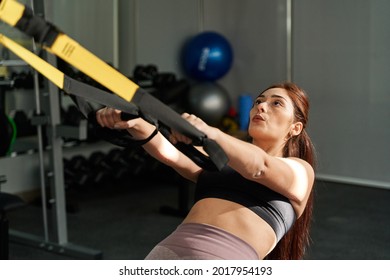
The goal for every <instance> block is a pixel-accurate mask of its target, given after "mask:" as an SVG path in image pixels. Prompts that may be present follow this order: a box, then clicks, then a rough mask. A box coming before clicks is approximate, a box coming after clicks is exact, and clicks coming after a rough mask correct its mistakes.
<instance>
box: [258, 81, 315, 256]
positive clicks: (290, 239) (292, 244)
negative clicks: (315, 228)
mask: <svg viewBox="0 0 390 280" xmlns="http://www.w3.org/2000/svg"><path fill="white" fill-rule="evenodd" d="M271 88H282V89H285V90H286V91H287V93H288V96H289V97H290V98H291V100H292V102H293V104H294V117H295V121H299V122H302V124H303V130H302V132H301V133H300V134H299V135H297V136H294V137H290V139H289V140H288V141H287V143H286V145H285V146H284V150H283V156H284V157H298V158H301V159H303V160H305V161H307V162H308V163H309V164H310V165H311V166H312V167H313V168H314V169H315V165H316V156H315V149H314V145H313V143H312V141H311V139H310V137H309V135H308V134H307V132H306V129H305V128H306V125H307V122H308V115H309V107H310V106H309V100H308V97H307V94H306V92H305V91H304V90H303V89H301V88H300V87H298V86H297V85H296V84H294V83H291V82H286V83H281V84H275V85H272V86H270V87H269V88H267V89H266V90H268V89H271ZM266 90H264V91H266ZM264 91H263V92H264ZM313 193H314V188H312V190H311V193H310V196H309V199H308V201H307V204H306V208H305V210H304V212H303V214H302V215H301V216H300V217H299V218H298V219H297V220H296V222H295V223H294V225H293V226H292V228H291V229H290V230H289V231H288V232H287V234H286V235H285V236H284V237H283V238H282V239H281V240H280V241H279V242H278V244H277V245H276V247H275V248H274V249H273V250H272V251H271V252H270V253H269V254H268V256H267V259H270V260H272V259H273V260H299V259H303V257H304V255H305V252H306V249H307V247H308V246H309V244H310V225H311V221H312V215H313V202H314V195H313Z"/></svg>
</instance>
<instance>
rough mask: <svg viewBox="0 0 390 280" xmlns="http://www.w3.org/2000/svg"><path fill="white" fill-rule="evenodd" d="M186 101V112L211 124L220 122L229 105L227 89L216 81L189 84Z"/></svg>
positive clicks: (215, 124)
mask: <svg viewBox="0 0 390 280" xmlns="http://www.w3.org/2000/svg"><path fill="white" fill-rule="evenodd" d="M187 101H188V103H187V105H188V108H187V111H188V113H191V114H194V115H196V116H198V117H199V118H201V119H202V120H204V121H205V122H206V123H208V124H209V125H213V126H218V125H219V124H220V123H221V121H222V118H223V117H224V116H226V114H227V113H228V111H229V109H230V107H231V100H230V97H229V93H228V91H227V90H226V89H225V88H224V87H222V86H221V85H219V84H218V83H216V82H199V83H197V84H195V85H193V86H191V88H190V90H189V92H188V96H187Z"/></svg>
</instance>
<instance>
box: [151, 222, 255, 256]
mask: <svg viewBox="0 0 390 280" xmlns="http://www.w3.org/2000/svg"><path fill="white" fill-rule="evenodd" d="M258 259H259V257H258V255H257V253H256V251H255V250H254V249H253V247H251V246H250V245H249V244H248V243H246V242H245V241H243V240H242V239H240V238H238V237H237V236H235V235H233V234H231V233H229V232H227V231H224V230H222V229H219V228H217V227H214V226H210V225H206V224H196V223H186V224H181V225H179V226H178V227H177V229H176V230H175V231H174V232H173V233H172V234H170V235H169V236H168V237H167V238H165V239H164V240H163V241H161V242H160V243H159V244H158V245H156V247H154V248H153V250H152V251H151V252H150V253H149V254H148V255H147V256H146V258H145V260H258Z"/></svg>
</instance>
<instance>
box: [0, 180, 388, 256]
mask: <svg viewBox="0 0 390 280" xmlns="http://www.w3.org/2000/svg"><path fill="white" fill-rule="evenodd" d="M177 185H178V184H175V183H172V182H154V181H152V180H149V181H148V180H135V181H134V180H133V181H131V180H128V182H122V183H116V184H115V185H112V186H109V185H106V186H101V187H100V188H97V189H88V190H83V191H73V192H68V195H67V196H68V200H67V201H68V206H69V208H68V209H69V211H68V214H67V226H68V239H69V242H70V243H72V244H75V245H77V246H82V247H85V248H89V249H94V250H99V251H101V252H102V254H103V259H107V260H139V259H143V258H144V257H145V256H146V254H147V253H148V252H149V251H150V250H151V249H152V248H153V246H154V245H155V244H157V243H158V242H159V241H160V240H161V239H163V238H164V237H165V236H166V235H168V234H169V233H170V232H171V231H172V230H173V229H174V228H175V227H176V226H177V225H178V224H179V223H180V221H181V220H182V217H181V215H173V214H169V213H166V211H165V212H163V211H161V209H162V208H164V209H171V210H177V209H179V208H178V205H179V204H178V201H179V199H178V197H179V193H178V188H179V186H177ZM187 188H188V191H189V192H188V197H189V200H185V201H184V202H187V201H188V203H190V201H191V195H192V187H191V186H187ZM315 199H316V202H315V211H314V221H313V226H312V244H311V247H310V249H309V251H308V252H307V255H306V259H313V260H380V259H387V260H388V259H390V246H389V244H390V223H389V218H388V216H389V214H390V191H389V190H384V189H378V188H369V187H360V186H350V185H345V184H336V183H328V182H321V181H319V182H317V183H316V193H315ZM181 209H184V210H185V207H183V206H181ZM48 211H49V214H50V211H51V210H50V209H49V210H48ZM173 212H174V211H173ZM181 212H183V211H181ZM184 212H185V211H184ZM8 217H9V221H10V227H11V228H12V229H13V230H18V231H22V232H26V233H29V234H34V235H38V236H43V226H42V208H41V206H40V204H39V203H29V204H28V205H27V206H25V207H23V208H19V209H15V210H13V211H12V212H10V213H9V214H8ZM9 251H10V253H9V257H10V259H13V260H21V259H23V260H51V259H63V260H64V259H65V260H66V259H78V258H77V257H75V256H69V255H61V254H54V253H51V252H49V251H47V250H43V249H37V248H35V247H32V246H26V245H22V244H17V243H14V242H11V244H10V248H9Z"/></svg>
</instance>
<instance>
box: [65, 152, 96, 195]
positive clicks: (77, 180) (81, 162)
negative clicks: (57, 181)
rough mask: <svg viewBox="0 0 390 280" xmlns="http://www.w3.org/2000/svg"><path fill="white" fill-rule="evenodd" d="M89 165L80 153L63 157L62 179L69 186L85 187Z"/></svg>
mask: <svg viewBox="0 0 390 280" xmlns="http://www.w3.org/2000/svg"><path fill="white" fill-rule="evenodd" d="M89 173H90V167H89V163H88V160H87V158H86V157H84V156H82V155H76V156H73V157H72V158H71V159H64V180H65V185H66V186H67V187H69V188H76V189H81V188H85V187H86V186H87V185H88V183H89Z"/></svg>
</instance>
